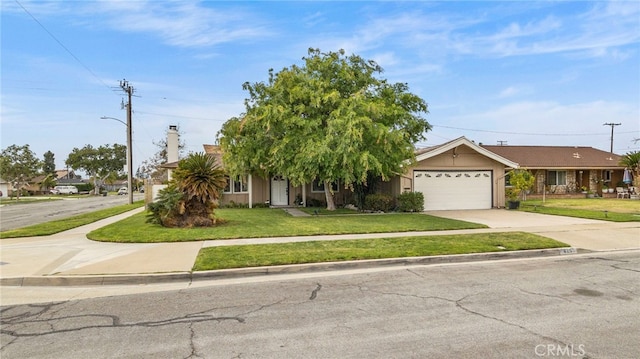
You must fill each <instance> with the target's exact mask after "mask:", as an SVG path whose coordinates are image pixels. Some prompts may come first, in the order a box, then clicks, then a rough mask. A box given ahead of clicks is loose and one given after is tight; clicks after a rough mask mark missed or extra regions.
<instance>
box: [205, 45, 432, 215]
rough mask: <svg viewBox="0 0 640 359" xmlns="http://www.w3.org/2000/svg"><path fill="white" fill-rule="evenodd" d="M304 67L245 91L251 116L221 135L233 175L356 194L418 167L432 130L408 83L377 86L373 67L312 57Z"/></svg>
mask: <svg viewBox="0 0 640 359" xmlns="http://www.w3.org/2000/svg"><path fill="white" fill-rule="evenodd" d="M303 60H304V65H303V66H301V67H299V66H296V65H293V66H291V67H289V68H284V69H283V70H281V71H280V72H278V73H277V74H274V72H273V70H269V80H268V82H267V83H263V82H259V83H254V84H250V83H245V84H244V86H243V88H244V89H245V90H247V91H248V92H249V96H250V97H249V99H247V100H245V106H246V113H245V114H243V115H241V116H239V117H234V118H231V119H229V120H228V121H227V122H226V123H225V124H224V125H223V127H222V129H221V131H220V132H219V134H218V138H219V140H220V145H221V146H222V150H223V153H224V163H225V170H227V171H228V172H229V174H230V175H232V176H235V175H240V174H244V173H254V174H258V175H260V176H262V177H264V178H266V177H268V176H269V175H270V174H279V175H283V176H284V177H286V178H288V179H289V180H290V181H291V183H292V184H293V185H300V184H305V183H311V182H312V181H314V180H318V181H320V182H322V183H324V189H325V197H326V200H327V209H329V210H333V209H335V204H334V201H333V195H332V193H331V191H332V186H331V183H335V182H338V183H340V185H341V186H344V187H347V188H352V187H353V186H354V185H359V184H366V183H367V177H368V176H374V177H381V178H382V179H383V180H388V179H389V178H390V177H392V176H394V175H396V174H398V173H402V172H403V171H404V170H405V169H406V168H407V164H408V162H407V161H409V162H411V161H412V160H415V155H414V144H415V143H416V142H418V141H419V140H420V139H423V138H424V133H425V132H426V131H428V130H430V129H431V126H430V125H429V123H428V122H427V121H426V120H425V119H424V118H423V117H422V116H421V115H422V114H426V113H427V104H426V103H425V101H424V100H422V99H421V98H420V97H418V96H416V95H414V94H412V93H410V92H408V86H407V84H404V83H395V84H390V83H388V82H387V81H386V80H384V79H378V78H377V77H376V74H379V73H382V68H381V67H380V66H379V65H378V64H376V63H375V62H374V61H371V60H365V59H363V58H361V57H360V56H357V55H351V56H345V53H344V51H343V50H340V51H339V52H329V53H321V52H320V50H317V49H309V53H308V57H306V58H303Z"/></svg>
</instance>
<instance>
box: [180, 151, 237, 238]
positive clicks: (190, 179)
mask: <svg viewBox="0 0 640 359" xmlns="http://www.w3.org/2000/svg"><path fill="white" fill-rule="evenodd" d="M173 181H174V183H175V185H176V187H177V188H178V190H179V191H181V192H182V193H183V195H184V198H183V200H184V206H185V207H184V217H185V218H184V221H183V223H182V226H210V225H213V224H214V223H215V220H214V218H213V210H214V209H215V208H216V205H217V201H218V200H219V199H220V193H221V191H222V190H223V189H224V187H225V186H226V183H227V181H226V178H225V173H224V170H223V169H222V168H221V167H220V166H218V165H217V164H216V162H215V159H214V158H213V157H211V156H209V155H207V154H205V153H202V152H199V153H193V154H190V155H189V157H187V158H185V159H184V160H182V161H180V163H179V164H178V168H177V169H176V171H175V172H174V175H173Z"/></svg>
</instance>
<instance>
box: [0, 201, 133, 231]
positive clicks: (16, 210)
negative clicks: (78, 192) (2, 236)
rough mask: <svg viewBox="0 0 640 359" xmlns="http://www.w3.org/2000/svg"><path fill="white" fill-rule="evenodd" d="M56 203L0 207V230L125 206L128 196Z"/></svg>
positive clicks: (43, 202)
mask: <svg viewBox="0 0 640 359" xmlns="http://www.w3.org/2000/svg"><path fill="white" fill-rule="evenodd" d="M58 197H59V198H61V199H60V200H56V201H42V202H36V203H33V202H30V203H28V204H12V205H6V206H0V228H1V229H2V230H3V231H6V230H9V229H15V228H21V227H26V226H30V225H33V224H39V223H44V222H49V221H55V220H58V219H63V218H67V217H71V216H75V215H78V214H82V213H86V212H92V211H97V210H101V209H105V208H110V207H115V206H119V205H122V204H127V200H128V196H107V197H102V196H91V197H83V198H77V197H67V196H64V195H62V196H58ZM143 198H144V194H140V193H134V194H133V200H134V201H138V200H141V199H143Z"/></svg>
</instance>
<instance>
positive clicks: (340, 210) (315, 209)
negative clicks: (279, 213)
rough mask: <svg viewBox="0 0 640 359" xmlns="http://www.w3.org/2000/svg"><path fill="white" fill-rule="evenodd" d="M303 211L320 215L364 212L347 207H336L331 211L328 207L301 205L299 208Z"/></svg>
mask: <svg viewBox="0 0 640 359" xmlns="http://www.w3.org/2000/svg"><path fill="white" fill-rule="evenodd" d="M298 209H299V210H301V211H302V212H305V213H308V214H310V215H314V216H315V215H318V216H332V215H333V216H336V215H345V214H364V213H363V212H358V211H354V210H352V209H347V208H336V209H335V211H329V210H327V209H326V208H321V207H300V208H298Z"/></svg>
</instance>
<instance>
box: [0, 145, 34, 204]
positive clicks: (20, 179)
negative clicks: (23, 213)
mask: <svg viewBox="0 0 640 359" xmlns="http://www.w3.org/2000/svg"><path fill="white" fill-rule="evenodd" d="M41 166H42V163H41V162H40V160H38V158H37V157H36V155H35V153H34V152H33V151H31V149H30V148H29V145H24V146H17V145H11V146H9V147H7V148H5V149H4V150H2V153H1V154H0V178H2V179H4V180H5V181H7V182H9V183H11V184H12V186H13V188H14V189H16V190H17V196H16V198H17V199H20V190H21V189H22V188H24V187H25V186H27V185H29V183H30V182H31V180H32V179H33V178H34V177H35V176H36V175H37V174H38V170H39V169H40V167H41Z"/></svg>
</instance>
